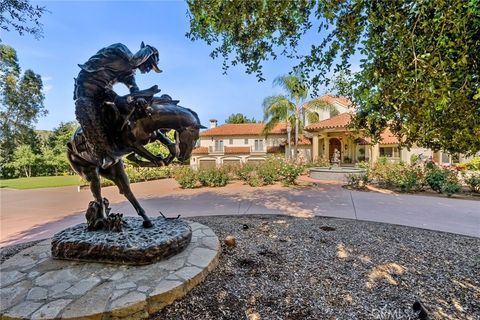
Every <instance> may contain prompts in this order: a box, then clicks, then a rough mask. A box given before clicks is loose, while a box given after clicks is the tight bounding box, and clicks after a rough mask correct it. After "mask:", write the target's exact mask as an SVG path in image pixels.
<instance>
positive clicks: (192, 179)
mask: <svg viewBox="0 0 480 320" xmlns="http://www.w3.org/2000/svg"><path fill="white" fill-rule="evenodd" d="M174 178H175V180H176V181H177V182H178V184H179V185H180V186H181V187H182V188H183V189H192V188H195V187H196V186H197V182H198V175H197V173H196V172H195V171H194V170H193V169H192V168H190V167H189V166H182V167H179V168H178V169H176V170H175V172H174Z"/></svg>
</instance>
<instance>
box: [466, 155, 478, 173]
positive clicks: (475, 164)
mask: <svg viewBox="0 0 480 320" xmlns="http://www.w3.org/2000/svg"><path fill="white" fill-rule="evenodd" d="M465 166H466V167H467V169H468V170H475V171H480V157H475V158H473V159H472V160H470V161H468V162H467V163H465Z"/></svg>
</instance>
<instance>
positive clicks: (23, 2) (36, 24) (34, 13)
mask: <svg viewBox="0 0 480 320" xmlns="http://www.w3.org/2000/svg"><path fill="white" fill-rule="evenodd" d="M45 12H47V9H46V8H45V7H40V6H33V5H32V4H30V1H28V0H2V2H1V3H0V28H1V29H2V30H4V31H11V29H13V30H15V31H17V32H18V34H20V35H24V34H25V33H28V34H31V35H33V36H34V37H35V38H37V39H38V38H41V37H42V32H43V26H42V24H41V23H40V18H41V17H42V15H43V14H44V13H45Z"/></svg>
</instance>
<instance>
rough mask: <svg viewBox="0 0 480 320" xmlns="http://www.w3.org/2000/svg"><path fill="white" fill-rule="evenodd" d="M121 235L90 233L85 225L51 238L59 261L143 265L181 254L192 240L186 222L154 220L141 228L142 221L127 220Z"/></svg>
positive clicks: (125, 219) (109, 232)
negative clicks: (149, 225) (151, 225)
mask: <svg viewBox="0 0 480 320" xmlns="http://www.w3.org/2000/svg"><path fill="white" fill-rule="evenodd" d="M124 221H125V222H126V225H125V226H124V227H123V230H122V231H121V232H112V231H103V230H99V231H89V230H87V224H86V223H82V224H78V225H76V226H74V227H71V228H68V229H65V230H63V231H61V232H59V233H57V234H56V235H54V236H53V238H52V257H54V258H56V259H66V260H79V261H92V262H110V263H121V264H133V265H142V264H149V263H152V262H156V261H160V260H162V259H165V258H167V257H170V256H172V255H174V254H176V253H179V252H180V251H182V250H183V249H184V248H185V247H186V246H187V245H188V244H189V243H190V240H191V239H192V229H191V228H190V226H189V225H188V223H186V222H185V221H183V220H176V219H164V218H162V217H158V218H156V219H153V220H152V223H153V227H152V228H148V229H146V228H144V227H142V221H143V220H142V219H141V218H140V217H138V218H137V217H125V218H124Z"/></svg>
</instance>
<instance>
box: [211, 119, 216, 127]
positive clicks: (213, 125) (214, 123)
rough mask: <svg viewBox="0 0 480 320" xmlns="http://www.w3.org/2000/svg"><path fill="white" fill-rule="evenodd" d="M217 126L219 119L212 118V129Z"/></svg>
mask: <svg viewBox="0 0 480 320" xmlns="http://www.w3.org/2000/svg"><path fill="white" fill-rule="evenodd" d="M216 127H217V119H210V129H212V128H216Z"/></svg>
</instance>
